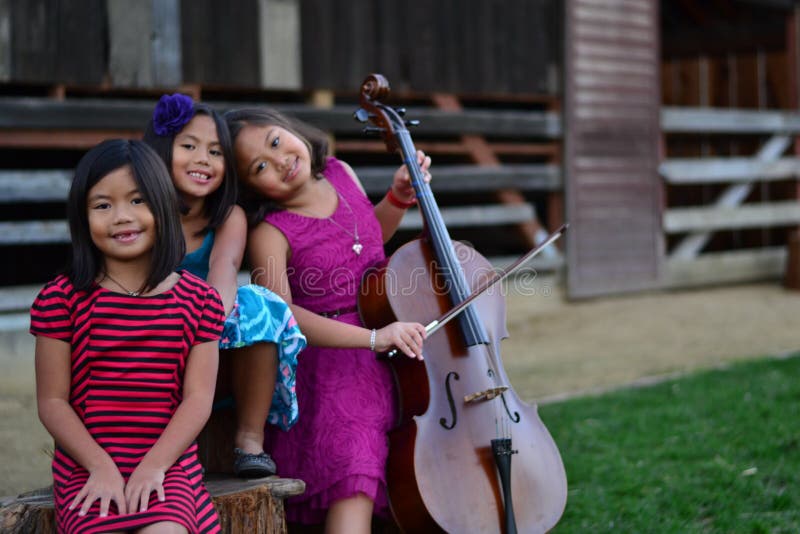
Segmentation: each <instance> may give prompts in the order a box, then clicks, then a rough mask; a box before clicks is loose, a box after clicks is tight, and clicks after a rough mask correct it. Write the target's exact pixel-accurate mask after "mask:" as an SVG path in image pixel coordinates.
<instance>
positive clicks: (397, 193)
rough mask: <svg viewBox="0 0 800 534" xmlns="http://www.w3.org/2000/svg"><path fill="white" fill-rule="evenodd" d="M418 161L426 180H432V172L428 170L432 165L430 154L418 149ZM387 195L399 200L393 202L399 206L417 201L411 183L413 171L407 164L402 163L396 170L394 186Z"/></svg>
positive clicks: (408, 205) (393, 179)
mask: <svg viewBox="0 0 800 534" xmlns="http://www.w3.org/2000/svg"><path fill="white" fill-rule="evenodd" d="M417 163H418V164H419V168H420V170H421V171H422V174H423V175H424V176H425V182H430V181H431V173H430V172H429V170H428V169H429V168H430V166H431V158H430V156H426V155H425V153H424V152H423V151H422V150H417ZM387 195H389V196H390V198H391V199H392V200H395V201H397V204H395V203H394V202H392V204H394V205H395V206H397V207H401V206H407V207H410V206H412V205H414V204H415V203H416V201H417V198H416V193H415V191H414V187H413V186H412V185H411V172H410V171H409V170H408V167H407V166H406V165H405V164H404V165H401V166H400V167H399V168H398V169H397V170H396V171H395V173H394V177H393V178H392V187H391V188H390V189H389V192H388V193H387Z"/></svg>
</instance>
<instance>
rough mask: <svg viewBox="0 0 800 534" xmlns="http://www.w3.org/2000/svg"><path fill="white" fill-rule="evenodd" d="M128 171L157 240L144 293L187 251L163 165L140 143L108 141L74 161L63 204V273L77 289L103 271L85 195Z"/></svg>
mask: <svg viewBox="0 0 800 534" xmlns="http://www.w3.org/2000/svg"><path fill="white" fill-rule="evenodd" d="M126 166H127V167H130V169H131V173H132V174H133V179H134V181H135V182H136V186H137V188H138V189H139V193H140V194H141V195H142V198H144V200H145V202H146V203H147V207H148V208H149V209H150V211H151V212H152V214H153V219H154V220H155V233H156V239H155V244H154V245H153V253H152V254H151V260H150V272H149V273H148V275H147V279H146V280H145V283H144V286H143V288H142V290H143V291H149V290H151V289H153V288H154V287H156V286H157V285H158V284H159V283H160V282H161V281H162V280H164V279H165V278H166V277H167V276H169V274H170V273H172V272H173V271H174V270H175V268H176V267H177V266H178V265H179V264H180V262H181V260H182V259H183V256H184V254H185V252H186V244H185V242H184V240H183V232H182V231H181V221H180V213H179V211H178V206H179V204H178V197H177V195H176V194H175V187H174V186H173V185H172V180H171V179H170V177H169V173H168V172H167V168H166V167H165V166H164V162H163V161H162V160H161V158H160V157H159V156H158V154H156V153H155V151H154V150H153V149H152V148H150V147H149V146H148V145H147V144H145V143H144V142H143V141H134V140H127V139H110V140H108V141H103V142H102V143H100V144H99V145H97V146H95V147H94V148H92V149H91V150H89V151H88V152H87V153H86V154H85V155H84V156H83V157H82V158H81V160H80V161H79V162H78V166H77V168H76V169H75V176H74V177H73V179H72V186H71V187H70V190H69V201H68V202H67V218H68V220H69V230H70V236H71V238H72V259H71V261H70V263H69V265H68V267H67V269H66V274H67V275H68V276H69V278H70V280H72V283H73V285H74V286H75V287H76V288H77V289H78V290H84V291H85V290H88V289H89V288H90V287H91V286H92V284H93V283H94V280H95V279H96V278H97V277H98V275H99V274H100V272H101V271H102V269H103V268H104V259H103V255H102V254H101V252H100V250H98V248H97V246H95V244H94V242H93V241H92V237H91V232H90V231H89V216H88V209H87V208H88V206H87V196H88V194H89V191H90V190H91V189H92V187H94V186H95V185H96V184H97V183H98V182H99V181H100V180H102V179H103V178H105V177H106V176H108V175H109V174H110V173H112V172H114V171H115V170H117V169H120V168H122V167H126Z"/></svg>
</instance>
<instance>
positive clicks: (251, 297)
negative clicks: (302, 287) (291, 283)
mask: <svg viewBox="0 0 800 534" xmlns="http://www.w3.org/2000/svg"><path fill="white" fill-rule="evenodd" d="M144 141H145V142H146V143H148V144H149V145H150V146H152V147H153V148H154V149H155V150H156V152H157V153H158V154H159V156H161V158H162V159H163V160H164V162H165V163H166V166H167V169H169V171H170V175H171V177H172V182H173V184H174V186H175V189H176V191H177V193H178V196H179V198H180V201H181V204H182V215H181V226H182V229H183V235H184V238H185V240H186V250H187V251H188V253H187V254H186V256H185V258H184V260H183V262H182V263H181V265H180V266H179V269H185V270H187V271H189V272H191V273H192V274H195V275H197V276H199V277H201V278H203V279H205V280H207V281H208V282H209V284H211V285H212V286H213V287H214V288H215V289H216V290H217V291H218V292H219V293H220V296H221V297H222V303H223V305H224V307H225V313H226V314H227V318H226V321H225V327H224V331H223V333H222V337H221V338H220V343H219V347H220V349H231V350H226V351H225V352H223V353H221V355H220V356H221V358H220V364H221V365H220V367H221V368H222V367H224V365H225V363H226V360H227V359H229V360H230V367H231V375H232V384H231V388H232V390H233V397H234V402H235V406H236V419H237V428H236V434H235V436H234V445H235V449H234V464H233V471H234V473H235V474H237V475H238V476H241V477H245V478H251V477H264V476H269V475H273V474H275V471H276V466H275V463H274V462H273V460H272V458H271V457H270V456H269V454H267V453H266V452H265V451H264V430H265V424H266V423H267V422H269V423H272V424H275V425H278V426H279V427H280V428H282V429H284V430H286V429H288V428H289V427H291V426H292V425H293V424H294V422H295V420H296V419H297V415H298V409H297V397H296V395H295V389H294V388H295V369H296V367H297V354H298V353H299V352H300V351H301V350H302V349H303V348H304V347H305V345H306V339H305V337H304V336H303V334H302V333H301V332H300V329H299V327H298V326H297V322H296V321H295V319H294V316H293V315H292V312H291V310H290V309H289V307H288V306H287V305H286V303H285V302H284V301H283V300H282V299H281V298H280V297H278V296H277V295H275V294H274V293H273V292H271V291H269V290H267V289H265V288H263V287H261V286H259V285H254V284H248V285H244V286H241V287H238V283H237V274H238V272H239V270H240V268H241V264H242V258H243V256H244V248H245V243H246V240H247V222H246V219H245V214H244V211H243V210H242V208H241V207H239V206H237V205H236V197H237V185H236V184H237V178H236V171H235V167H234V164H235V160H234V156H233V149H232V144H231V139H230V135H229V133H228V128H227V125H226V124H225V122H224V121H223V120H222V119H221V118H220V116H219V115H218V114H217V113H216V112H215V111H214V110H213V109H211V108H210V107H209V106H207V105H205V104H201V103H196V102H194V101H193V100H192V99H191V98H190V97H188V96H186V95H182V94H177V93H176V94H173V95H164V96H162V97H161V99H160V100H159V102H158V104H157V105H156V107H155V110H154V111H153V117H152V119H151V120H150V122H149V123H148V124H147V128H146V130H145V135H144ZM222 386H223V388H224V386H226V384H223V385H222ZM218 396H219V395H218Z"/></svg>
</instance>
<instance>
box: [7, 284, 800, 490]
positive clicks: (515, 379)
mask: <svg viewBox="0 0 800 534" xmlns="http://www.w3.org/2000/svg"><path fill="white" fill-rule="evenodd" d="M506 289H507V293H508V295H507V312H508V328H509V334H510V337H509V338H508V339H507V340H505V342H504V344H503V346H502V355H503V359H504V366H505V370H506V372H507V374H508V375H509V378H510V380H511V382H512V386H513V387H514V388H515V390H516V391H517V393H518V394H519V395H520V396H521V397H522V398H524V399H526V400H529V401H532V402H549V401H552V400H555V399H559V398H563V397H565V396H570V395H575V394H581V393H586V392H594V391H602V390H605V389H610V388H615V387H620V386H623V385H626V384H631V383H637V382H642V381H645V382H646V381H648V380H651V379H658V378H660V377H663V376H666V375H670V374H673V373H682V372H688V371H691V370H694V369H699V368H708V367H714V366H719V365H723V364H725V363H726V362H730V361H732V360H736V359H745V358H753V357H759V356H767V355H781V354H785V353H789V352H794V351H798V350H800V328H798V327H797V318H798V317H800V292H791V291H786V290H784V289H783V288H782V287H781V286H780V285H779V284H777V283H765V284H753V285H741V286H728V287H721V288H716V289H704V290H694V291H673V292H656V293H645V294H636V295H628V296H621V297H614V298H603V299H595V300H589V301H581V302H568V301H567V300H565V298H564V295H563V291H562V288H561V284H560V282H559V281H558V280H556V279H554V278H539V279H536V280H533V281H528V282H526V281H524V280H520V279H516V280H513V281H511V282H509V284H508V286H507V288H506ZM32 347H33V343H32V339H31V336H29V335H27V334H25V333H16V334H9V333H6V334H0V422H1V423H0V496H3V495H12V494H16V493H19V492H22V491H25V490H30V489H34V488H37V487H41V486H44V485H47V484H49V482H50V472H49V458H48V456H47V452H48V451H49V450H51V449H52V445H51V440H50V438H49V436H48V434H47V433H46V432H45V431H44V429H43V428H42V426H41V424H40V423H39V421H38V419H37V418H36V411H35V400H34V378H33V365H32V362H33V356H32Z"/></svg>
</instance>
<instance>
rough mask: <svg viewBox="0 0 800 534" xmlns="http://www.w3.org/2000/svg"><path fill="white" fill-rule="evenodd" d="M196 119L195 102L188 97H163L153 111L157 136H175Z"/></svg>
mask: <svg viewBox="0 0 800 534" xmlns="http://www.w3.org/2000/svg"><path fill="white" fill-rule="evenodd" d="M192 117H194V102H193V101H192V99H191V98H190V97H188V96H186V95H182V94H180V93H175V94H174V95H163V96H162V97H161V98H160V99H159V101H158V104H156V109H154V110H153V130H155V132H156V134H157V135H161V136H167V135H173V134H176V133H178V132H179V131H181V129H182V128H183V127H184V126H186V123H188V122H189V121H190V120H192Z"/></svg>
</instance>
